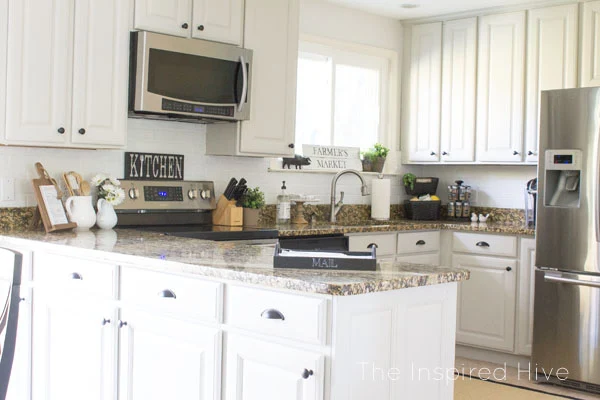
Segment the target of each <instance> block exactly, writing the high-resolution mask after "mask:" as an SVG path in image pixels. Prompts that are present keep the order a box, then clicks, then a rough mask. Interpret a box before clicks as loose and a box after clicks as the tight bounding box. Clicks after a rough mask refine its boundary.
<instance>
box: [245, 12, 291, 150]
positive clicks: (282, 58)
mask: <svg viewBox="0 0 600 400" xmlns="http://www.w3.org/2000/svg"><path fill="white" fill-rule="evenodd" d="M299 14H300V11H299V3H298V0H246V21H245V27H244V47H247V48H249V49H252V50H254V58H253V70H252V72H251V74H252V85H251V88H250V91H251V94H250V96H251V97H250V98H251V103H252V104H251V110H250V120H249V121H244V122H242V126H241V130H242V133H241V138H240V152H242V153H250V154H256V155H260V154H272V155H280V156H289V155H293V154H294V149H293V148H292V147H293V143H294V130H295V120H296V72H297V68H298V38H299V28H298V24H299ZM273 32H277V34H273Z"/></svg>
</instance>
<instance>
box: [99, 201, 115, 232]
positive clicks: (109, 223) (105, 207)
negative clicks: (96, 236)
mask: <svg viewBox="0 0 600 400" xmlns="http://www.w3.org/2000/svg"><path fill="white" fill-rule="evenodd" d="M116 224H117V213H116V212H115V209H114V208H113V206H112V204H110V203H109V202H108V201H106V200H105V199H98V214H97V215H96V225H98V228H100V229H112V228H114V226H115V225H116Z"/></svg>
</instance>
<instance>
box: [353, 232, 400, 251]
mask: <svg viewBox="0 0 600 400" xmlns="http://www.w3.org/2000/svg"><path fill="white" fill-rule="evenodd" d="M348 238H349V245H350V251H367V250H368V249H369V247H368V246H369V244H371V243H375V244H376V245H377V256H389V255H391V254H396V234H395V233H386V234H383V235H352V236H349V237H348Z"/></svg>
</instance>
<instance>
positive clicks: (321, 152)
mask: <svg viewBox="0 0 600 400" xmlns="http://www.w3.org/2000/svg"><path fill="white" fill-rule="evenodd" d="M302 155H303V156H304V157H309V158H310V160H311V163H310V165H307V166H305V167H304V168H305V169H325V170H342V169H348V168H351V169H356V170H359V171H361V170H362V163H361V162H360V148H358V147H340V146H313V145H309V144H304V145H302Z"/></svg>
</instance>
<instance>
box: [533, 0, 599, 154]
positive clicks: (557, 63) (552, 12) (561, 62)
mask: <svg viewBox="0 0 600 400" xmlns="http://www.w3.org/2000/svg"><path fill="white" fill-rule="evenodd" d="M577 12H578V8H577V4H569V5H564V6H558V7H548V8H540V9H535V10H531V11H529V14H528V21H527V98H526V100H527V101H526V114H525V161H527V162H537V160H538V136H539V133H538V132H539V105H540V91H542V90H552V89H566V88H574V87H576V86H577V35H578V27H577ZM599 76H600V75H599Z"/></svg>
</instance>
